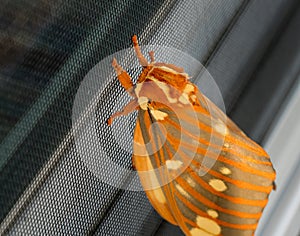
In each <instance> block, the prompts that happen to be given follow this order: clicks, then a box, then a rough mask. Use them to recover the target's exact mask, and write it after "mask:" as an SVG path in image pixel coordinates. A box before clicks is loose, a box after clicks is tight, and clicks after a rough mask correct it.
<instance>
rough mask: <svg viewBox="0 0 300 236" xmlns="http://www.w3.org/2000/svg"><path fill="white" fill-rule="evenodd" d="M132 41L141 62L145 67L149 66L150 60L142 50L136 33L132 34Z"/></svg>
mask: <svg viewBox="0 0 300 236" xmlns="http://www.w3.org/2000/svg"><path fill="white" fill-rule="evenodd" d="M132 43H133V47H134V50H135V53H136V56H137V58H138V59H139V62H140V64H141V65H142V66H144V67H146V66H148V61H147V60H146V58H145V57H144V55H143V54H142V52H141V48H140V46H139V43H138V40H137V36H136V35H133V36H132Z"/></svg>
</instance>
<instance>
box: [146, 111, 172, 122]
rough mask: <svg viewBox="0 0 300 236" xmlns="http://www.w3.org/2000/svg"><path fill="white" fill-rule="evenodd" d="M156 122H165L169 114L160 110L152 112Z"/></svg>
mask: <svg viewBox="0 0 300 236" xmlns="http://www.w3.org/2000/svg"><path fill="white" fill-rule="evenodd" d="M150 112H151V114H152V115H153V117H154V118H155V120H164V119H165V118H166V117H167V116H168V114H167V113H165V112H162V111H159V110H150Z"/></svg>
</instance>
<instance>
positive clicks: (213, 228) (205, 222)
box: [196, 216, 221, 235]
mask: <svg viewBox="0 0 300 236" xmlns="http://www.w3.org/2000/svg"><path fill="white" fill-rule="evenodd" d="M196 223H197V225H198V226H199V227H200V228H202V229H204V230H205V231H206V232H208V233H210V234H213V235H219V234H220V233H221V227H220V225H218V224H217V223H216V222H215V221H213V220H211V219H209V218H206V217H202V216H197V218H196Z"/></svg>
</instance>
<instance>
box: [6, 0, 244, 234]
mask: <svg viewBox="0 0 300 236" xmlns="http://www.w3.org/2000/svg"><path fill="white" fill-rule="evenodd" d="M247 3H248V1H226V3H224V2H223V1H219V0H209V1H207V0H197V1H196V0H195V1H194V0H188V1H179V0H178V1H175V0H174V1H172V0H171V1H169V0H168V1H167V0H166V1H159V0H157V1H142V0H139V1H133V0H132V1H129V0H128V1H121V0H115V1H96V0H88V1H86V0H85V1H81V0H67V1H58V0H56V1H51V2H50V1H47V0H43V1H32V0H30V1H29V0H25V1H8V0H7V1H4V3H3V4H4V6H5V7H3V8H2V9H1V10H0V14H1V44H0V46H1V49H3V50H1V51H0V57H1V58H0V62H1V68H0V73H1V77H0V84H1V86H0V89H1V96H2V98H1V101H0V102H1V110H0V112H1V116H0V119H1V127H0V129H1V130H0V131H1V133H0V139H1V146H0V153H1V159H0V167H1V173H0V186H1V190H0V209H1V210H0V217H1V221H2V224H1V228H0V229H1V232H6V233H8V234H11V235H21V234H31V235H32V234H36V235H41V234H72V235H81V234H96V235H151V234H153V233H154V232H155V230H156V228H157V227H158V225H159V224H160V222H161V218H160V217H159V216H158V215H157V214H156V213H155V212H154V211H153V209H152V207H151V205H150V203H149V202H148V200H147V198H146V196H145V194H144V192H135V191H127V190H122V188H126V186H129V185H130V184H132V182H131V181H132V179H131V177H130V176H126V175H125V176H123V178H122V179H113V180H114V181H115V183H119V185H120V186H121V187H122V188H121V189H120V188H117V187H113V186H111V185H108V184H106V183H105V181H103V179H100V178H98V176H97V175H95V174H94V173H95V171H97V170H99V168H100V169H101V163H99V162H97V160H98V159H99V156H101V155H103V152H101V151H100V148H99V151H98V153H93V155H92V157H94V160H95V163H94V164H93V165H92V166H88V165H86V163H85V162H84V161H83V159H82V153H80V151H78V150H77V149H76V147H75V146H76V140H75V138H76V132H80V130H81V128H82V127H84V125H85V122H87V121H88V120H89V116H91V115H93V116H96V117H97V119H96V122H95V124H94V127H95V130H96V134H97V138H96V139H91V136H90V133H89V132H87V133H86V139H85V142H93V143H92V145H94V146H95V147H97V146H99V147H102V149H104V153H105V155H107V156H108V158H110V159H111V160H112V161H113V162H114V163H116V164H117V165H120V166H124V167H125V168H127V169H129V170H130V169H131V168H132V167H131V155H130V152H125V151H124V148H121V147H125V148H129V149H130V148H131V144H132V131H133V129H134V120H135V115H134V114H132V115H131V116H129V117H128V118H122V119H120V120H119V121H118V125H119V126H118V127H119V129H120V131H123V130H125V129H127V131H126V132H128V133H130V134H131V137H130V136H127V137H129V138H128V139H125V138H122V139H119V140H117V142H116V141H115V139H114V138H115V137H116V136H114V135H113V134H112V131H111V129H109V128H108V127H107V126H106V124H105V122H106V119H107V118H108V117H109V116H110V115H111V113H112V110H114V109H117V108H120V107H122V105H123V104H125V103H126V98H125V99H123V100H122V101H121V102H118V103H117V102H116V101H119V100H118V97H120V96H123V95H124V94H125V92H124V91H123V89H122V88H121V86H120V85H119V84H118V82H117V80H116V78H115V77H114V75H113V74H110V70H112V69H111V66H110V64H109V63H107V64H101V65H100V68H99V69H100V70H101V73H107V75H108V78H107V79H103V78H102V77H99V81H96V82H95V87H97V86H101V88H102V90H101V93H100V94H99V96H98V97H97V99H96V98H95V101H92V102H95V103H96V105H97V106H96V107H97V109H96V111H95V112H94V113H93V112H92V113H88V115H87V116H84V117H83V118H78V119H77V123H76V124H77V125H76V126H75V127H74V123H72V109H73V105H74V100H75V97H76V94H77V92H78V89H79V87H80V86H81V82H82V81H83V79H84V78H85V76H86V75H87V74H88V72H89V71H90V70H91V69H92V68H93V67H94V66H95V65H96V64H97V63H98V62H99V61H103V59H104V58H106V57H108V56H109V55H111V54H113V53H115V52H117V51H119V50H122V49H125V48H128V47H131V40H130V38H131V36H132V35H133V34H138V36H139V39H140V43H141V44H154V45H162V46H168V47H171V48H175V49H178V50H181V51H183V52H185V53H187V54H189V55H191V56H193V57H194V58H196V59H197V60H199V61H200V62H201V63H203V64H205V63H206V62H207V61H208V60H209V58H210V57H211V55H212V53H213V52H214V50H215V49H216V47H217V46H218V43H219V42H220V40H221V39H222V38H223V36H224V34H226V32H227V29H228V28H229V27H230V25H231V22H232V21H233V19H235V17H236V16H237V15H238V14H239V12H240V11H242V10H243V9H244V8H245V7H246V6H247ZM127 56H128V57H127V58H123V59H121V60H123V62H124V63H125V64H126V63H129V62H130V61H131V60H133V58H134V57H133V54H128V55H127ZM158 60H159V58H158ZM138 71H139V69H138V68H133V69H132V71H129V73H130V74H131V76H132V77H133V78H135V79H136V76H137V74H138ZM218 79H220V78H218ZM86 92H87V93H88V92H89V91H86ZM127 99H128V98H127ZM81 106H84V103H82V105H81ZM87 108H88V107H87ZM125 127H126V128H125ZM121 137H123V136H121ZM130 138H131V139H130ZM120 146H121V147H120ZM102 151H103V150H102ZM90 156H91V155H90ZM92 163H93V162H92ZM99 165H100V167H99ZM101 170H102V169H101ZM103 177H104V178H108V179H109V178H112V177H111V176H110V170H109V169H108V168H106V169H105V170H103ZM124 186H125V187H124Z"/></svg>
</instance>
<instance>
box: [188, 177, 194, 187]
mask: <svg viewBox="0 0 300 236" xmlns="http://www.w3.org/2000/svg"><path fill="white" fill-rule="evenodd" d="M186 181H187V182H188V183H189V185H190V186H191V187H193V188H194V187H196V183H195V181H194V180H193V179H192V178H191V177H189V176H188V177H187V179H186Z"/></svg>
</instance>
